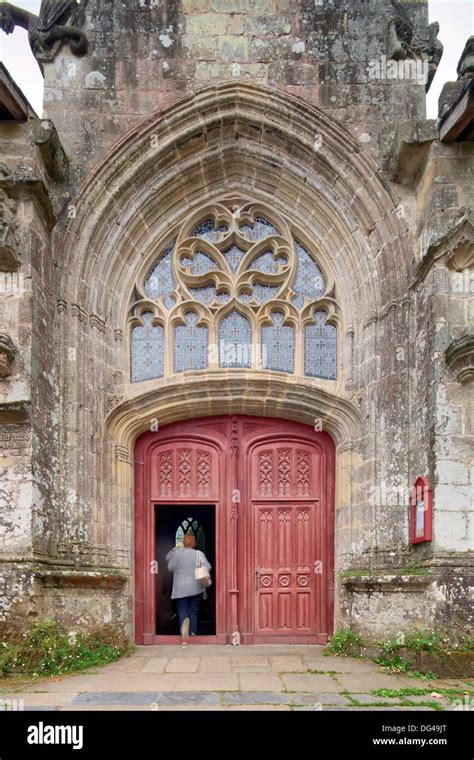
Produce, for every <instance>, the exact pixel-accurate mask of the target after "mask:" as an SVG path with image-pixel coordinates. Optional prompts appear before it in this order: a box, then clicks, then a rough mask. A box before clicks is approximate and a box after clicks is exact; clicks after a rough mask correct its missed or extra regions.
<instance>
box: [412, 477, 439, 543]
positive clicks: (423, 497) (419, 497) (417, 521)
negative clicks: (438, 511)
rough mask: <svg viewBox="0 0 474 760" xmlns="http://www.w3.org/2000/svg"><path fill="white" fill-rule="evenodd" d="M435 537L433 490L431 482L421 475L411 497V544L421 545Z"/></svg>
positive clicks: (415, 483) (413, 487)
mask: <svg viewBox="0 0 474 760" xmlns="http://www.w3.org/2000/svg"><path fill="white" fill-rule="evenodd" d="M432 537H433V490H432V488H431V485H430V482H429V480H428V479H427V478H425V477H424V476H423V475H420V476H419V477H418V478H417V479H416V480H415V482H414V484H413V486H412V489H411V496H410V543H411V544H421V543H422V542H424V541H431V540H432Z"/></svg>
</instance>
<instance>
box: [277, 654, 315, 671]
mask: <svg viewBox="0 0 474 760" xmlns="http://www.w3.org/2000/svg"><path fill="white" fill-rule="evenodd" d="M270 665H271V668H272V670H274V671H276V672H277V673H306V672H307V670H308V666H307V665H306V663H304V662H303V657H292V656H291V655H290V656H288V657H282V656H281V657H270Z"/></svg>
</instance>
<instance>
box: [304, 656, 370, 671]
mask: <svg viewBox="0 0 474 760" xmlns="http://www.w3.org/2000/svg"><path fill="white" fill-rule="evenodd" d="M304 661H305V663H306V665H307V667H308V670H322V671H324V672H326V671H328V670H329V671H333V672H336V673H378V672H379V665H377V664H376V663H375V662H372V660H357V659H354V658H352V657H313V656H310V657H304Z"/></svg>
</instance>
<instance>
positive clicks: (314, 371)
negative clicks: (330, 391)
mask: <svg viewBox="0 0 474 760" xmlns="http://www.w3.org/2000/svg"><path fill="white" fill-rule="evenodd" d="M326 318H327V314H326V312H325V311H317V312H315V315H314V324H312V325H307V326H306V327H305V333H304V373H305V375H309V376H310V377H322V378H326V379H327V380H335V379H336V328H335V327H334V325H328V324H326Z"/></svg>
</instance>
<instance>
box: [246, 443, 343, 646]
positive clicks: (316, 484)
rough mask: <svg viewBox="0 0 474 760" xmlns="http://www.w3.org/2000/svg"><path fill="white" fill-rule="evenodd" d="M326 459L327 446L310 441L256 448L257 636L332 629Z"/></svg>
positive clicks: (297, 634)
mask: <svg viewBox="0 0 474 760" xmlns="http://www.w3.org/2000/svg"><path fill="white" fill-rule="evenodd" d="M322 464H323V457H322V455H321V452H320V450H319V449H318V448H317V447H315V446H311V445H310V444H308V443H305V442H302V441H291V440H287V441H282V440H281V439H277V440H275V439H274V438H273V440H271V441H269V442H268V443H262V444H260V445H258V446H257V447H256V448H255V449H254V450H253V452H252V454H251V463H250V465H251V466H250V469H251V473H252V476H251V500H250V509H251V513H252V515H253V526H254V527H253V533H254V542H253V561H254V574H255V583H254V599H255V601H254V605H255V609H254V631H255V636H256V637H269V636H271V637H280V636H285V637H287V636H289V637H297V638H299V637H306V638H309V639H311V638H312V637H314V636H316V635H318V634H320V633H321V632H323V631H324V630H325V625H326V618H327V615H326V612H325V609H324V608H325V606H326V601H327V589H326V583H327V581H328V571H329V570H330V567H329V565H330V558H329V557H328V556H327V554H326V541H325V531H326V528H327V526H326V523H325V519H324V513H323V510H322V503H323V501H324V495H323V490H324V488H325V474H324V468H323V467H322ZM328 563H329V564H328Z"/></svg>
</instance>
